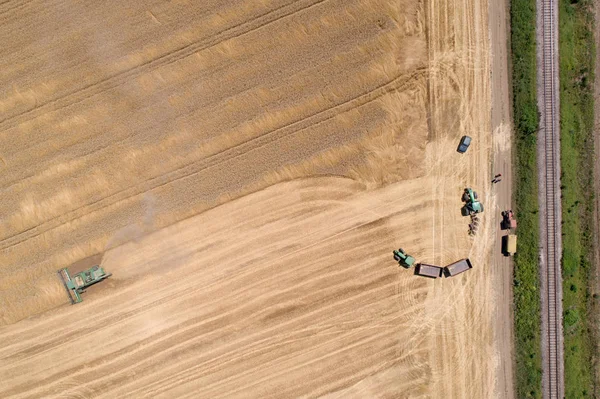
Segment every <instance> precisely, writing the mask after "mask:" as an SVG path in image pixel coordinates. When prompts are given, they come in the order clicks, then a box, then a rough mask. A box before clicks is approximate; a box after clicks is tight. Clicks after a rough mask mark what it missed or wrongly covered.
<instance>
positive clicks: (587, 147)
mask: <svg viewBox="0 0 600 399" xmlns="http://www.w3.org/2000/svg"><path fill="white" fill-rule="evenodd" d="M592 6H593V4H592V1H590V0H560V8H559V10H560V11H559V13H560V14H559V22H560V26H559V38H560V39H559V52H560V53H559V55H560V61H559V62H560V120H561V146H560V147H561V167H562V176H561V185H562V186H561V189H562V190H561V191H562V207H563V212H562V218H563V226H562V235H563V309H564V315H563V316H564V318H563V323H564V334H565V341H564V343H565V397H567V398H585V397H592V395H593V390H594V374H593V373H594V369H593V367H592V364H593V363H592V360H593V358H592V356H593V353H594V352H593V351H594V344H593V342H594V341H593V337H592V334H593V333H592V331H593V330H592V329H591V328H590V325H589V323H590V317H589V316H590V309H591V306H592V300H593V298H591V297H590V295H589V289H588V287H589V285H588V281H590V279H589V277H590V273H591V272H592V271H593V262H592V256H593V239H592V237H593V224H592V222H593V219H592V218H593V214H594V213H593V206H594V191H593V190H594V184H593V183H594V182H593V172H594V171H593V155H594V136H593V128H594V97H593V96H594V84H593V82H594V57H595V55H594V36H593V23H594V21H593V9H592Z"/></svg>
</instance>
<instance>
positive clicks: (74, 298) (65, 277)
mask: <svg viewBox="0 0 600 399" xmlns="http://www.w3.org/2000/svg"><path fill="white" fill-rule="evenodd" d="M58 275H59V276H60V278H61V279H62V281H63V284H64V285H65V288H66V289H67V293H68V294H69V298H70V299H71V304H73V305H74V304H76V303H79V302H81V301H83V298H81V295H80V294H82V293H84V292H85V289H86V288H87V287H89V286H91V285H94V284H96V283H99V282H100V281H102V280H104V279H106V278H108V277H110V276H112V274H111V273H106V272H105V271H104V269H103V268H101V267H100V266H98V265H96V266H93V267H92V268H91V269H88V270H84V271H82V272H79V273H77V274H75V275H73V277H71V275H70V274H69V270H68V269H67V268H66V267H65V268H64V269H60V270H59V271H58Z"/></svg>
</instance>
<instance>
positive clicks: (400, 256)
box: [394, 248, 415, 269]
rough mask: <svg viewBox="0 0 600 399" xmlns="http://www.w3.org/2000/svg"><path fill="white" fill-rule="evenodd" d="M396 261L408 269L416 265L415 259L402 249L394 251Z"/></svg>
mask: <svg viewBox="0 0 600 399" xmlns="http://www.w3.org/2000/svg"><path fill="white" fill-rule="evenodd" d="M394 259H395V260H396V261H397V262H398V263H400V265H402V266H404V267H405V268H407V269H408V268H409V267H411V266H412V265H413V264H414V263H415V258H413V257H412V256H410V255H408V254H407V253H406V252H404V250H403V249H402V248H400V249H398V250H394Z"/></svg>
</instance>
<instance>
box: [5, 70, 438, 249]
mask: <svg viewBox="0 0 600 399" xmlns="http://www.w3.org/2000/svg"><path fill="white" fill-rule="evenodd" d="M425 72H426V71H425V69H418V70H416V71H415V72H413V73H411V74H410V75H409V76H408V77H406V76H405V75H403V76H399V77H397V78H395V79H393V80H392V81H390V82H388V83H385V84H383V85H380V86H378V87H376V88H375V89H372V90H370V91H368V92H366V93H363V94H361V95H358V96H356V97H354V98H352V99H350V100H348V101H346V102H344V103H341V104H337V105H334V106H332V107H330V108H327V109H324V110H321V111H319V112H317V113H315V114H313V115H310V116H308V117H305V118H303V119H299V120H297V121H294V122H291V123H289V124H287V125H284V126H281V127H279V128H276V129H274V130H271V131H269V132H266V133H265V134H263V135H261V136H258V137H254V138H250V139H247V140H245V141H242V142H241V143H239V144H236V145H234V146H232V147H229V148H227V149H225V150H223V151H219V152H217V153H215V154H213V155H211V156H209V157H207V158H204V159H201V160H199V161H196V162H191V163H188V164H186V165H183V166H181V167H179V168H177V169H175V170H172V171H170V172H167V173H165V174H162V175H159V176H155V177H152V178H150V179H148V180H146V181H144V182H142V183H141V184H140V185H138V186H134V187H131V188H127V189H124V190H121V191H117V192H116V193H113V194H111V195H109V196H107V197H104V198H102V199H99V200H97V201H94V202H91V203H89V204H87V205H84V206H81V207H79V208H76V209H74V210H72V211H70V212H68V213H65V214H63V215H60V216H56V217H54V218H52V219H49V220H47V221H45V222H43V223H41V224H39V225H37V226H34V227H31V228H29V229H26V230H23V231H21V232H20V233H17V234H14V235H12V236H8V237H6V238H4V239H2V240H0V243H1V245H0V250H4V249H7V248H10V247H13V246H15V245H18V244H20V243H22V242H24V241H26V240H28V239H31V238H33V237H37V236H39V235H41V234H43V233H45V232H47V231H49V230H53V229H55V228H57V227H58V226H60V225H62V224H65V223H69V222H72V221H74V220H76V219H79V218H81V217H83V216H85V215H89V214H91V213H94V212H98V211H99V210H102V209H104V208H107V207H109V206H112V205H115V204H117V203H119V202H122V201H125V200H128V199H130V198H132V197H135V196H137V195H140V194H142V193H144V192H146V191H150V190H153V189H156V188H159V187H162V186H165V185H167V184H170V183H173V182H175V181H177V180H181V179H183V178H186V177H189V176H192V175H194V174H197V173H199V172H201V171H203V170H206V169H209V168H211V167H215V166H217V165H220V164H222V163H224V162H228V161H231V160H233V159H235V158H237V157H239V156H242V155H245V154H247V153H249V152H251V151H255V150H257V149H259V148H261V147H264V146H266V145H268V144H272V143H274V142H276V141H279V140H281V139H283V138H285V137H287V136H290V135H292V134H295V133H298V132H300V131H302V130H305V129H307V128H308V127H311V126H315V125H318V124H320V123H323V122H325V121H327V120H329V119H332V118H334V117H335V116H336V115H338V114H340V113H344V112H347V111H349V110H351V109H354V108H359V107H361V106H363V105H365V104H368V103H370V102H372V101H374V100H376V99H378V98H379V97H381V96H383V95H385V94H388V93H390V92H393V91H396V90H399V89H401V88H403V87H406V86H407V85H408V84H410V83H411V82H412V81H414V80H415V79H418V78H419V77H420V76H422V75H423V74H424V73H425Z"/></svg>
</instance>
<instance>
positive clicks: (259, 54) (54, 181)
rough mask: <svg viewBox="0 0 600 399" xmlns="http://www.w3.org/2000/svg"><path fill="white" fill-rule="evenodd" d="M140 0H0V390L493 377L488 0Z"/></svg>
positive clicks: (346, 385)
mask: <svg viewBox="0 0 600 399" xmlns="http://www.w3.org/2000/svg"><path fill="white" fill-rule="evenodd" d="M124 3H125V2H87V3H84V2H76V1H68V0H64V1H58V2H54V3H52V4H50V3H47V2H40V1H36V0H33V1H9V2H3V3H1V4H0V19H1V23H0V42H1V43H3V46H2V48H1V50H0V55H1V57H0V70H2V75H1V76H0V88H1V93H0V94H1V97H0V115H1V121H0V172H1V173H0V187H1V190H2V196H1V198H0V201H1V202H0V217H1V218H2V219H1V223H0V300H1V301H2V302H1V306H0V397H3V398H13V397H14V398H39V397H45V398H51V397H79V398H87V397H90V398H91V397H105V398H117V397H123V398H125V397H127V398H135V397H153V398H154V397H164V398H173V397H178V398H179V397H190V398H218V397H240V398H242V397H243V398H247V397H257V398H267V397H328V398H349V397H361V398H375V397H381V398H392V397H393V398H398V397H439V398H449V397H456V398H458V397H469V398H489V397H493V396H494V395H497V393H498V392H499V387H498V382H497V379H496V375H497V368H498V357H499V356H500V354H499V353H498V351H497V350H496V349H495V344H494V342H493V339H492V337H493V331H492V326H493V317H494V303H493V302H494V286H493V285H492V284H491V282H492V281H493V280H492V278H493V276H494V273H496V271H494V270H492V268H491V267H490V262H489V259H490V256H491V252H490V250H491V240H492V238H491V237H492V234H491V233H490V230H491V229H492V228H493V226H492V221H491V218H486V217H485V215H486V214H484V217H483V218H482V224H481V225H480V228H479V232H478V235H477V236H475V237H469V236H468V234H467V223H468V222H467V221H466V220H467V218H463V217H461V216H460V207H461V205H462V204H461V202H460V197H461V192H462V190H463V188H464V187H466V186H470V187H473V188H475V189H476V190H477V191H478V193H479V195H480V198H481V200H482V201H483V203H484V204H485V205H486V209H493V206H494V201H495V199H494V196H493V195H492V192H491V187H490V183H489V179H488V177H489V175H490V173H491V172H490V166H489V162H490V157H491V151H492V139H491V132H490V84H489V75H490V71H489V50H488V40H489V39H488V26H487V4H486V2H482V1H478V0H446V1H443V0H424V1H415V0H343V1H342V0H297V1H291V0H261V1H235V2H234V1H223V0H205V1H202V2H191V1H184V0H178V1H172V2H169V3H165V2H158V1H145V2H128V4H127V5H125V4H124ZM464 134H468V135H470V136H472V137H473V139H474V140H473V144H472V145H471V148H470V149H469V151H468V152H467V154H465V155H459V154H457V153H456V145H457V144H458V139H459V138H460V137H461V136H462V135H464ZM399 246H402V247H403V248H404V249H406V250H407V251H408V252H409V253H410V254H411V255H413V256H415V257H416V258H417V260H418V261H423V262H427V263H433V264H440V265H444V264H447V263H450V262H452V261H455V260H457V259H460V258H463V257H467V256H468V257H470V259H471V261H472V262H473V264H474V269H473V270H471V271H469V272H467V273H465V274H461V275H459V276H456V277H454V278H450V279H437V280H430V279H425V278H422V277H419V276H415V275H413V273H412V271H411V270H404V269H402V268H400V267H398V265H397V264H396V262H394V260H393V259H392V250H393V249H396V248H398V247H399ZM90 257H91V258H90ZM96 259H97V260H99V261H100V262H101V265H102V266H103V267H104V268H105V269H106V270H107V271H109V272H111V273H112V277H110V278H109V279H108V280H106V281H104V282H102V283H100V284H98V285H96V286H94V287H92V288H91V289H90V290H89V291H88V292H86V293H85V294H83V295H84V301H83V303H81V304H77V305H75V306H72V305H70V304H69V301H68V296H67V293H66V292H65V290H64V287H63V286H62V283H61V282H60V280H59V278H58V276H57V274H56V271H57V270H58V269H60V268H62V267H65V266H69V265H72V264H77V265H82V264H85V263H86V262H87V263H89V262H92V261H93V260H96ZM89 266H91V264H88V265H87V267H89Z"/></svg>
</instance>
